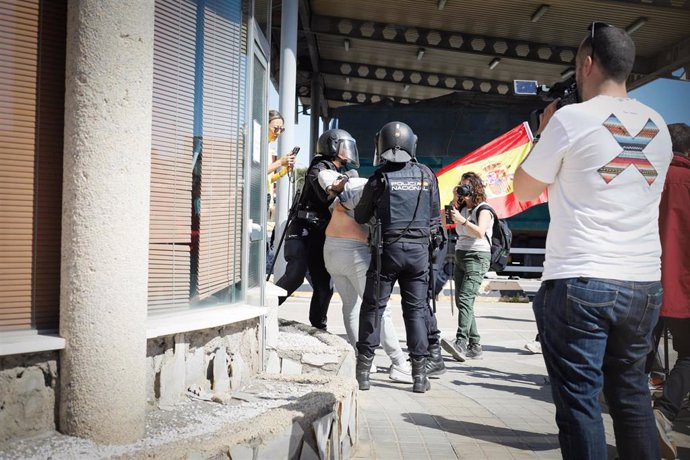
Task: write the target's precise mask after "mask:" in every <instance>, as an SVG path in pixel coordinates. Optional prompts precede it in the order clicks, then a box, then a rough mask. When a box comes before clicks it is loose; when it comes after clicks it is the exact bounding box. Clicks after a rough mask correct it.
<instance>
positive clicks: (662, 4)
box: [606, 0, 690, 10]
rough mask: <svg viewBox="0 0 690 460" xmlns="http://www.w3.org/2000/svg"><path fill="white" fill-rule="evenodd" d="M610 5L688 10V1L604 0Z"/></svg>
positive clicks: (689, 2)
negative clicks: (624, 4) (625, 4)
mask: <svg viewBox="0 0 690 460" xmlns="http://www.w3.org/2000/svg"><path fill="white" fill-rule="evenodd" d="M606 1H608V2H612V3H631V4H633V5H641V6H648V7H657V8H675V9H679V10H690V1H689V0H684V1H683V0H680V1H678V0H606Z"/></svg>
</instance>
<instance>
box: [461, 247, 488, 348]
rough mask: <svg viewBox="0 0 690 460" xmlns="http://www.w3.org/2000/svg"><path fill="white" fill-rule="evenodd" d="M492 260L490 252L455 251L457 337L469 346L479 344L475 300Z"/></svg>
mask: <svg viewBox="0 0 690 460" xmlns="http://www.w3.org/2000/svg"><path fill="white" fill-rule="evenodd" d="M490 259H491V253H489V252H476V251H455V273H454V280H455V306H456V307H457V308H458V330H457V332H456V333H455V337H456V338H457V339H460V340H464V341H465V343H467V344H468V345H469V344H475V343H479V332H478V331H477V322H476V321H475V319H474V299H475V298H476V297H477V294H478V293H479V288H480V287H481V285H482V280H483V279H484V275H485V274H486V272H487V271H488V270H489V263H490Z"/></svg>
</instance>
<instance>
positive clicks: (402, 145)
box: [374, 121, 417, 166]
mask: <svg viewBox="0 0 690 460" xmlns="http://www.w3.org/2000/svg"><path fill="white" fill-rule="evenodd" d="M416 151H417V135H416V134H415V133H414V132H413V131H412V128H410V127H409V126H407V125H406V124H405V123H403V122H402V121H391V122H390V123H386V124H385V125H383V128H381V130H380V131H379V132H378V133H376V152H375V153H374V166H376V165H379V164H381V163H382V162H384V161H390V162H392V163H407V162H408V161H411V160H413V159H414V158H415V153H416Z"/></svg>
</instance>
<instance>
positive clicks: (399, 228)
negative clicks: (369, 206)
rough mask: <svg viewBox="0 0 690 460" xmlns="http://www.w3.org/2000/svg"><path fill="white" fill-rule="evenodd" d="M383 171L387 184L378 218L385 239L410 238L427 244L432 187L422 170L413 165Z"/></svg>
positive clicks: (410, 240)
mask: <svg viewBox="0 0 690 460" xmlns="http://www.w3.org/2000/svg"><path fill="white" fill-rule="evenodd" d="M411 165H412V167H406V168H403V169H400V170H398V171H391V172H384V173H382V174H383V176H384V178H385V181H386V184H387V187H386V191H385V193H384V196H382V197H381V202H380V206H379V218H380V219H381V225H382V227H383V228H382V230H383V237H384V242H386V243H390V242H392V241H393V240H395V241H403V242H404V241H407V242H415V243H423V244H427V243H428V240H429V234H430V230H429V220H430V216H431V206H430V205H431V196H430V194H431V187H430V185H431V184H430V179H429V178H428V175H427V174H425V173H424V172H423V169H422V168H421V167H420V166H418V165H414V164H411Z"/></svg>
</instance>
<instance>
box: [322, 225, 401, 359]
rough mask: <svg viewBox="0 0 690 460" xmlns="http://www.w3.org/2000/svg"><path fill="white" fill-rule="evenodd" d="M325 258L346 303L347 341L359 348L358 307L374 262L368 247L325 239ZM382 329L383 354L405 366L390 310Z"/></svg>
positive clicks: (388, 309)
mask: <svg viewBox="0 0 690 460" xmlns="http://www.w3.org/2000/svg"><path fill="white" fill-rule="evenodd" d="M323 258H324V261H325V262H326V270H328V273H330V274H331V279H333V284H335V289H336V290H337V291H338V294H340V298H341V299H342V301H343V322H344V323H345V330H346V331H347V337H348V340H349V341H350V344H351V345H352V346H353V347H356V345H357V338H358V337H359V308H360V306H361V304H362V296H363V295H364V286H365V285H366V282H367V278H366V274H367V269H368V268H369V261H370V260H371V254H370V252H369V246H368V245H367V244H366V243H362V242H361V241H356V240H349V239H345V238H336V237H333V236H326V243H325V244H324V246H323ZM381 326H382V327H381V345H382V346H383V349H384V351H385V352H386V354H387V355H388V356H389V357H390V359H391V361H392V362H393V364H396V365H397V364H401V363H403V362H404V361H405V355H404V353H403V351H402V349H401V348H400V342H399V341H398V334H396V332H395V326H393V318H391V309H390V308H386V309H385V310H384V312H383V318H382V320H381Z"/></svg>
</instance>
